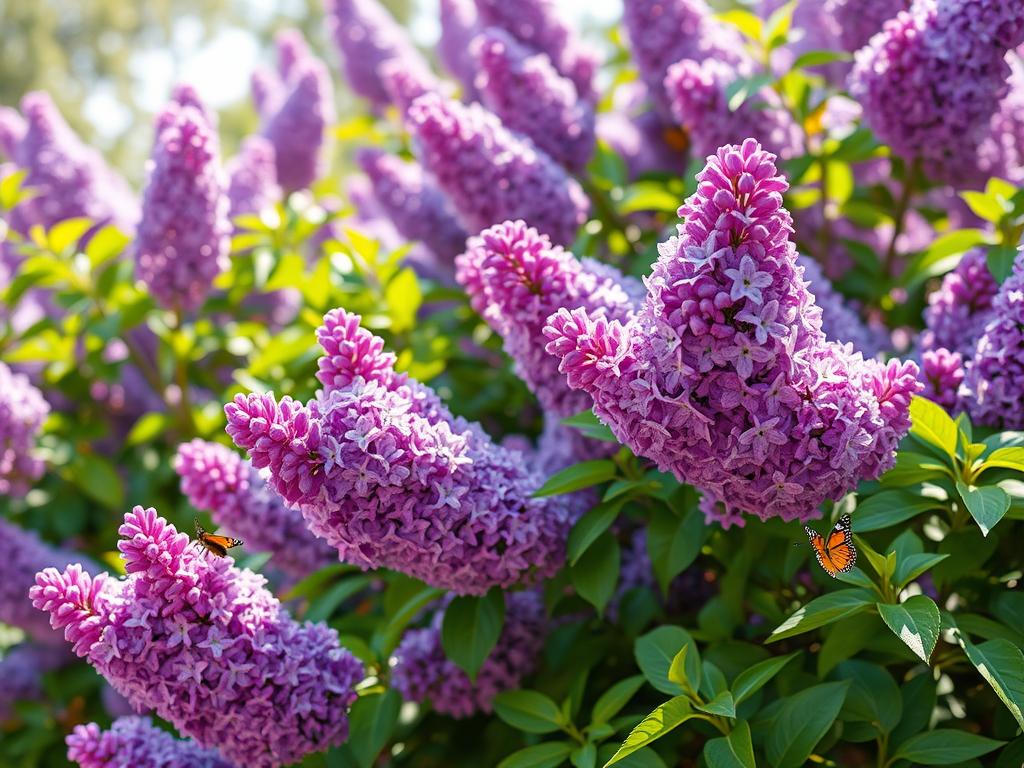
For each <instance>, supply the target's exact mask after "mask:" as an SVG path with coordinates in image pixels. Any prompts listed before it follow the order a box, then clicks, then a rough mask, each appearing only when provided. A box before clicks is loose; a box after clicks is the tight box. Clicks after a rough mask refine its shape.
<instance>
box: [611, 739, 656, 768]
mask: <svg viewBox="0 0 1024 768" xmlns="http://www.w3.org/2000/svg"><path fill="white" fill-rule="evenodd" d="M616 750H617V747H616V745H615V744H605V745H604V746H602V747H601V748H600V749H599V750H598V752H597V754H598V759H599V760H601V761H602V764H604V763H606V762H607V761H609V760H611V759H612V755H614V754H615V752H616ZM616 765H618V766H619V768H667V766H666V765H665V761H664V760H662V759H661V758H660V757H659V756H658V753H657V752H655V751H654V750H653V749H649V748H645V749H640V750H637V751H636V752H633V753H632V754H630V755H627V756H626V757H624V758H622V759H621V760H619V762H618V763H616Z"/></svg>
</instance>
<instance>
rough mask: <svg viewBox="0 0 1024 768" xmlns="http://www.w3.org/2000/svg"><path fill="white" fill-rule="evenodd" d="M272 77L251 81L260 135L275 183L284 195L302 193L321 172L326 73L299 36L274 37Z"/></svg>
mask: <svg viewBox="0 0 1024 768" xmlns="http://www.w3.org/2000/svg"><path fill="white" fill-rule="evenodd" d="M275 43H276V46H277V72H272V71H269V70H259V71H258V72H257V73H256V74H254V75H253V100H254V101H255V102H256V108H257V109H258V110H259V113H260V117H261V121H262V133H263V136H265V137H266V138H267V140H268V141H270V143H271V144H272V145H273V147H274V166H275V180H276V182H277V184H279V185H280V186H281V188H282V189H283V190H284V191H285V192H294V191H295V190H297V189H305V188H306V187H308V186H309V185H310V184H312V183H313V182H314V181H315V180H316V179H318V178H319V177H320V176H321V175H322V173H323V171H324V148H325V146H326V143H327V127H328V126H329V125H330V124H331V123H333V122H334V96H333V92H332V90H331V77H330V75H329V74H328V72H327V67H326V66H325V65H324V63H323V62H322V61H320V60H319V59H318V58H316V57H315V56H314V55H313V54H312V53H311V52H310V50H309V46H308V45H307V44H306V40H305V38H303V37H302V34H301V33H300V32H299V31H298V30H294V29H288V30H284V31H282V32H279V33H278V35H277V38H276V40H275Z"/></svg>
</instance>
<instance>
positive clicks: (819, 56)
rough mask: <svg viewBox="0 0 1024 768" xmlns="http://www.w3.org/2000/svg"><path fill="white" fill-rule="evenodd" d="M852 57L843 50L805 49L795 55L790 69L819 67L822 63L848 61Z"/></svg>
mask: <svg viewBox="0 0 1024 768" xmlns="http://www.w3.org/2000/svg"><path fill="white" fill-rule="evenodd" d="M852 59H853V57H852V56H851V55H850V54H849V53H846V52H845V51H807V53H802V54H800V55H799V56H797V57H796V61H794V62H793V63H792V65H790V67H789V69H790V71H792V70H794V69H810V68H811V67H819V66H821V65H822V64H831V63H833V62H835V61H850V60H852Z"/></svg>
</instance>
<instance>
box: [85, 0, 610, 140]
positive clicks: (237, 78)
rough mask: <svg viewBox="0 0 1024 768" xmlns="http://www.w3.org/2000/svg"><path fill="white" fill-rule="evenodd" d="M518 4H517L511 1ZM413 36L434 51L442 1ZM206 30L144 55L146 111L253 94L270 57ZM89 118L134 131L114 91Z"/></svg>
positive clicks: (182, 29) (252, 2)
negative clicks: (256, 73) (180, 87)
mask: <svg viewBox="0 0 1024 768" xmlns="http://www.w3.org/2000/svg"><path fill="white" fill-rule="evenodd" d="M245 1H246V3H247V5H248V6H249V7H250V10H251V16H252V18H253V19H254V21H257V22H258V21H262V20H268V19H269V18H271V17H272V16H273V15H274V14H281V15H285V16H288V15H292V16H294V15H296V14H299V13H302V12H303V9H304V3H301V2H297V1H296V0H284V1H283V2H280V1H278V0H245ZM509 2H515V0H509ZM415 4H416V7H417V10H416V13H415V16H414V17H413V22H412V30H411V31H412V35H413V38H414V39H415V40H416V42H417V43H418V44H420V45H421V46H423V47H425V48H430V47H431V46H433V44H434V43H435V41H436V40H437V37H438V35H439V34H440V27H439V25H438V20H437V19H438V0H416V2H415ZM558 5H559V7H560V8H563V9H564V13H565V14H566V16H567V17H568V18H570V19H572V20H573V23H574V24H575V25H576V26H577V27H580V28H582V27H583V26H584V25H587V24H590V25H593V24H607V23H609V22H611V21H613V20H614V19H616V18H618V17H619V15H620V14H621V13H622V2H621V0H558ZM201 40H202V27H201V26H200V22H199V21H198V20H197V19H196V18H195V17H191V16H186V17H183V18H181V19H179V20H178V22H177V23H176V26H175V30H174V41H173V46H172V48H171V49H157V50H148V51H139V52H138V53H136V54H135V56H134V59H135V61H134V62H133V63H134V66H133V70H134V71H135V72H137V73H138V80H139V82H140V83H144V84H145V87H144V88H142V87H140V89H139V91H138V92H137V93H136V94H135V98H136V100H137V102H138V104H139V105H140V106H142V107H143V108H144V109H146V110H148V111H151V112H156V111H157V110H158V109H159V108H160V107H161V106H162V105H163V103H164V102H165V101H166V99H167V97H168V95H169V94H170V91H171V88H172V87H173V86H174V84H175V83H177V82H182V81H184V82H189V83H191V84H192V85H193V86H195V87H196V89H197V90H198V91H199V95H200V96H202V97H203V99H204V100H206V101H207V103H209V104H210V105H211V106H213V107H214V108H217V107H222V106H225V105H228V104H232V103H235V102H237V101H238V100H240V99H242V98H244V97H245V96H246V95H247V94H248V91H249V75H250V73H251V72H252V71H253V69H254V68H255V67H256V66H257V65H258V64H259V63H260V62H261V60H262V58H263V57H264V56H267V55H268V52H267V51H262V50H260V47H259V45H258V43H257V41H256V39H255V38H254V37H253V36H252V35H250V34H249V33H248V32H247V31H245V30H244V29H228V30H224V31H223V32H221V33H220V34H218V35H217V36H216V37H215V38H214V39H212V40H210V41H208V42H207V43H205V44H202V43H201ZM85 116H86V118H87V119H88V120H89V121H90V122H91V123H93V124H94V125H95V126H96V127H97V129H98V130H99V131H100V132H101V133H103V134H106V135H115V134H119V133H122V132H123V131H124V130H126V129H127V128H128V126H129V120H130V114H129V112H128V111H127V110H126V109H125V108H124V107H123V106H122V105H121V104H120V103H119V102H118V100H117V98H116V97H115V95H114V93H113V91H112V90H110V89H105V88H98V89H96V90H94V92H93V93H92V94H91V95H90V97H89V98H88V99H87V100H86V103H85Z"/></svg>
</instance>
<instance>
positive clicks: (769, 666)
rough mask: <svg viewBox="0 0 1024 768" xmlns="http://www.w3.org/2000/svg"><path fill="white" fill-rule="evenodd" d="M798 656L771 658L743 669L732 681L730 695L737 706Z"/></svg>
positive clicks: (793, 654) (794, 654)
mask: <svg viewBox="0 0 1024 768" xmlns="http://www.w3.org/2000/svg"><path fill="white" fill-rule="evenodd" d="M798 655H799V651H795V652H793V653H791V654H789V655H788V656H773V657H772V658H770V659H765V660H764V661H761V662H758V663H757V664H755V665H754V666H752V667H749V668H747V669H744V670H743V671H742V672H740V673H739V674H738V675H736V679H735V680H733V681H732V694H733V698H735V699H736V705H737V706H739V705H740V704H742V703H743V702H744V701H746V700H747V699H749V698H750V697H751V696H753V695H754V694H755V693H757V692H758V691H759V690H761V689H762V688H764V686H765V685H767V684H768V682H769V681H770V680H771V679H772V678H773V677H775V676H776V675H777V674H779V672H781V671H782V668H783V667H784V666H786V665H787V664H788V663H789V662H790V661H792V660H793V659H794V658H795V657H796V656H798Z"/></svg>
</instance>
